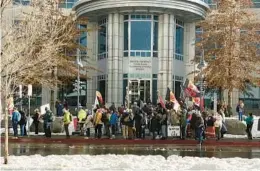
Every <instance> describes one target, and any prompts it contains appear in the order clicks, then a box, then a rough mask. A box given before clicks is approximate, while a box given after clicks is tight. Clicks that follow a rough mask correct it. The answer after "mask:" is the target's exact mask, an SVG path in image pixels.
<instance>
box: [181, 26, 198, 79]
mask: <svg viewBox="0 0 260 171" xmlns="http://www.w3.org/2000/svg"><path fill="white" fill-rule="evenodd" d="M195 40H196V34H195V22H194V23H184V60H183V62H184V64H185V78H184V79H186V78H188V79H190V80H193V79H194V74H190V73H191V72H192V71H194V67H195V65H194V63H192V62H191V60H193V59H194V57H195ZM195 69H197V68H195Z"/></svg>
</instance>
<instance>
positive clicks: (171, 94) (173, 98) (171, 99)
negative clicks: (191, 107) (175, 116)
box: [170, 91, 180, 112]
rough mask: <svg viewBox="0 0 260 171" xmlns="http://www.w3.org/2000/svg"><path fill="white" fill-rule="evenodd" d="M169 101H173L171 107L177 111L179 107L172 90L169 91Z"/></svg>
mask: <svg viewBox="0 0 260 171" xmlns="http://www.w3.org/2000/svg"><path fill="white" fill-rule="evenodd" d="M170 101H171V102H173V103H174V106H173V109H174V110H175V111H176V112H177V111H178V110H179V109H180V104H179V102H178V100H177V99H176V97H175V95H174V93H173V92H172V91H171V92H170Z"/></svg>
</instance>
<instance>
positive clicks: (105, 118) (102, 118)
mask: <svg viewBox="0 0 260 171" xmlns="http://www.w3.org/2000/svg"><path fill="white" fill-rule="evenodd" d="M107 120H108V118H107V115H106V113H103V114H102V117H101V121H102V122H103V123H104V122H107Z"/></svg>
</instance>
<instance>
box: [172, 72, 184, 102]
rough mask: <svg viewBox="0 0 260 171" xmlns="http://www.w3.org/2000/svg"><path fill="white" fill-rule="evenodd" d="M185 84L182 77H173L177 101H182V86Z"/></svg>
mask: <svg viewBox="0 0 260 171" xmlns="http://www.w3.org/2000/svg"><path fill="white" fill-rule="evenodd" d="M182 84H183V77H182V76H177V75H175V76H173V89H174V94H175V97H176V99H177V100H179V99H180V96H181V85H182Z"/></svg>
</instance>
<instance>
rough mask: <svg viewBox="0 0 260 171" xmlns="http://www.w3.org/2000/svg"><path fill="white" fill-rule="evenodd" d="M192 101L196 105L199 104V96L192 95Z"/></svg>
mask: <svg viewBox="0 0 260 171" xmlns="http://www.w3.org/2000/svg"><path fill="white" fill-rule="evenodd" d="M192 101H193V103H194V104H195V105H196V106H200V98H199V97H193V98H192Z"/></svg>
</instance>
